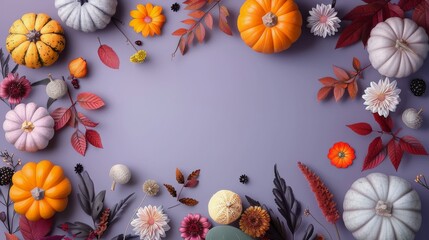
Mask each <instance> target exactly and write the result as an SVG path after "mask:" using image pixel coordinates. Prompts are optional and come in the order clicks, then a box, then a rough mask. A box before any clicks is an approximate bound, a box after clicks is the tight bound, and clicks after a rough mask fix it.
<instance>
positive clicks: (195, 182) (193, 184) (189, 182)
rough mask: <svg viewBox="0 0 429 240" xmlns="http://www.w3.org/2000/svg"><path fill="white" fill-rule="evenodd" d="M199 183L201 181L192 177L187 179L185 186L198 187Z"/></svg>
mask: <svg viewBox="0 0 429 240" xmlns="http://www.w3.org/2000/svg"><path fill="white" fill-rule="evenodd" d="M198 183H199V181H198V180H197V179H196V178H192V179H189V180H187V181H186V183H185V185H184V186H185V187H188V188H193V187H196V186H197V185H198Z"/></svg>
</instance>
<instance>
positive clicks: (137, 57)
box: [130, 50, 146, 63]
mask: <svg viewBox="0 0 429 240" xmlns="http://www.w3.org/2000/svg"><path fill="white" fill-rule="evenodd" d="M145 59H146V51H145V50H138V51H137V52H136V53H134V54H133V55H131V57H130V62H132V63H142V62H144V60H145Z"/></svg>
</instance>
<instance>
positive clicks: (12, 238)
mask: <svg viewBox="0 0 429 240" xmlns="http://www.w3.org/2000/svg"><path fill="white" fill-rule="evenodd" d="M4 235H5V237H6V240H19V238H18V237H17V236H16V235H15V234H11V233H7V232H5V233H4Z"/></svg>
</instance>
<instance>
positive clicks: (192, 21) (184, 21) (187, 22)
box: [173, 18, 197, 35]
mask: <svg viewBox="0 0 429 240" xmlns="http://www.w3.org/2000/svg"><path fill="white" fill-rule="evenodd" d="M196 22H197V21H195V20H194V19H192V18H188V19H185V20H183V21H182V23H184V24H187V25H194V24H195V23H196ZM181 29H183V28H181ZM185 30H186V29H185ZM173 35H174V34H173ZM181 35H182V34H181Z"/></svg>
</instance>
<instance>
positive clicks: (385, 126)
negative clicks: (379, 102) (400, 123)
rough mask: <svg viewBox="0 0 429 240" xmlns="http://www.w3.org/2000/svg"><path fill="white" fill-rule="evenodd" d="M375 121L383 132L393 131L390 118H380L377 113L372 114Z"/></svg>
mask: <svg viewBox="0 0 429 240" xmlns="http://www.w3.org/2000/svg"><path fill="white" fill-rule="evenodd" d="M372 115H373V116H374V119H375V121H376V122H377V123H378V125H379V126H380V127H381V130H383V132H387V133H388V132H391V131H392V129H393V121H392V118H391V117H390V116H387V118H385V117H384V116H380V115H379V114H378V113H373V114H372Z"/></svg>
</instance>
